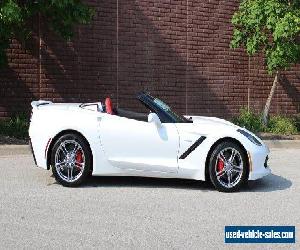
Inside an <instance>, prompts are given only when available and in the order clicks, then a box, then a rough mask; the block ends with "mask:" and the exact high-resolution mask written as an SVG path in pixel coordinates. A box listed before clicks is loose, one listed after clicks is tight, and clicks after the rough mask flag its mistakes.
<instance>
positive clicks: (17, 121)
mask: <svg viewBox="0 0 300 250" xmlns="http://www.w3.org/2000/svg"><path fill="white" fill-rule="evenodd" d="M28 128H29V119H28V117H27V116H26V115H25V114H19V115H15V116H13V117H12V118H10V119H4V120H0V135H6V136H11V137H15V138H18V139H27V138H28V137H29V136H28Z"/></svg>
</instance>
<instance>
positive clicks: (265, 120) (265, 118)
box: [262, 71, 279, 126]
mask: <svg viewBox="0 0 300 250" xmlns="http://www.w3.org/2000/svg"><path fill="white" fill-rule="evenodd" d="M278 78H279V71H276V75H275V78H274V81H273V85H272V88H271V91H270V93H269V96H268V99H267V102H266V105H265V108H264V112H263V117H262V122H263V125H264V126H267V125H268V120H269V111H270V107H271V102H272V99H273V96H274V93H275V89H276V86H277V83H278Z"/></svg>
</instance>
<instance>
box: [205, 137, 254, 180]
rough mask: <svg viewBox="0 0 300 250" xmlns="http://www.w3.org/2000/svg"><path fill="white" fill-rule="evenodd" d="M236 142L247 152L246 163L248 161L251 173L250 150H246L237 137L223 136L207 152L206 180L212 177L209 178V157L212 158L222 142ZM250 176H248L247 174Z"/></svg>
mask: <svg viewBox="0 0 300 250" xmlns="http://www.w3.org/2000/svg"><path fill="white" fill-rule="evenodd" d="M225 141H226V142H228V141H229V142H234V143H236V144H237V145H239V146H240V147H241V149H242V150H243V151H244V153H245V157H246V163H247V168H248V171H247V172H248V174H247V175H249V172H250V167H249V166H250V162H249V155H248V152H247V150H246V148H245V147H244V145H243V144H242V143H241V142H240V141H239V140H237V139H235V138H233V137H229V136H228V137H223V138H219V139H218V140H217V141H215V142H214V143H213V144H212V146H211V147H210V149H209V151H208V153H207V156H206V160H205V180H206V181H209V180H210V178H209V171H208V165H209V159H210V156H211V154H212V152H213V150H214V149H215V148H216V147H217V146H218V145H219V144H220V143H222V142H225ZM247 178H248V176H247Z"/></svg>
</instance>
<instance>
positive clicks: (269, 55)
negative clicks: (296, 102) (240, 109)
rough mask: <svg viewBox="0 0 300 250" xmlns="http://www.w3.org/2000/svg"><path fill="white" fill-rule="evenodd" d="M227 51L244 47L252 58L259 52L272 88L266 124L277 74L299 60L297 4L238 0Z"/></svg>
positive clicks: (283, 0) (279, 0)
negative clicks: (263, 59)
mask: <svg viewBox="0 0 300 250" xmlns="http://www.w3.org/2000/svg"><path fill="white" fill-rule="evenodd" d="M232 24H233V26H234V30H233V37H232V40H231V44H230V45H231V48H238V47H244V48H245V49H246V51H247V53H248V54H249V55H250V56H252V55H254V54H255V53H257V52H259V51H261V52H263V54H264V56H265V64H266V66H267V70H268V72H269V74H273V75H274V81H273V85H272V88H271V91H270V94H269V96H268V99H267V101H266V104H265V108H264V111H263V117H262V120H263V123H264V125H267V122H268V115H269V110H270V105H271V101H272V98H273V96H274V92H275V89H276V85H277V84H278V83H279V81H280V80H279V79H280V72H281V71H283V70H286V69H287V68H289V67H291V66H292V65H293V64H295V63H297V62H299V61H300V39H299V38H300V36H299V35H300V1H299V0H294V1H293V0H242V1H241V3H240V7H239V9H238V11H237V12H236V13H235V14H234V15H233V17H232Z"/></svg>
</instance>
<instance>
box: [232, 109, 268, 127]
mask: <svg viewBox="0 0 300 250" xmlns="http://www.w3.org/2000/svg"><path fill="white" fill-rule="evenodd" d="M233 123H234V124H236V125H238V126H241V127H245V128H246V129H248V130H250V131H252V132H254V133H255V132H260V131H263V130H264V128H263V124H262V121H261V117H260V115H257V114H255V113H254V112H253V111H251V110H248V109H247V108H242V109H241V110H240V114H239V116H237V117H234V118H233Z"/></svg>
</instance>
